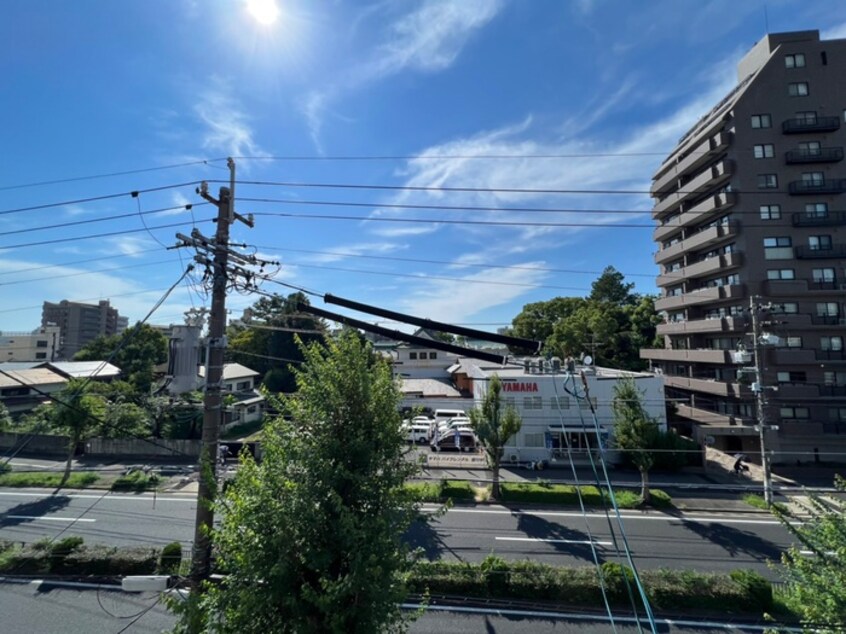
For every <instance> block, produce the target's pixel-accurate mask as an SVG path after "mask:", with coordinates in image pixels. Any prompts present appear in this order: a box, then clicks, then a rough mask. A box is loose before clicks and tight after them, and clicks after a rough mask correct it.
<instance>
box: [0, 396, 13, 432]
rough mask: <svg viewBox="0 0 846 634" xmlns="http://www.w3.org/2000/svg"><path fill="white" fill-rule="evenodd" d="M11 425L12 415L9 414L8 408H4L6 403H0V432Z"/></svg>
mask: <svg viewBox="0 0 846 634" xmlns="http://www.w3.org/2000/svg"><path fill="white" fill-rule="evenodd" d="M11 426H12V416H11V415H10V414H9V410H8V409H6V405H5V404H3V403H0V432H4V431H7V430H8V429H9V427H11Z"/></svg>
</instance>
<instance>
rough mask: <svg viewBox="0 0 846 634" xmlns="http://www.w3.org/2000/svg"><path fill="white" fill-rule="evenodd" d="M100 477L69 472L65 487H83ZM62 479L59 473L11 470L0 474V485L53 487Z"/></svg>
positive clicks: (88, 473) (87, 473)
mask: <svg viewBox="0 0 846 634" xmlns="http://www.w3.org/2000/svg"><path fill="white" fill-rule="evenodd" d="M99 479H100V476H98V475H97V474H96V473H90V472H82V473H71V474H70V477H69V478H68V481H67V482H66V483H65V485H64V486H65V487H66V488H68V489H84V488H86V487H89V486H91V485H92V484H94V483H95V482H97V480H99ZM61 481H62V474H61V473H55V472H54V473H44V472H43V471H39V472H28V471H13V472H11V473H7V474H5V475H0V486H3V487H45V488H55V487H58V486H59V483H60V482H61Z"/></svg>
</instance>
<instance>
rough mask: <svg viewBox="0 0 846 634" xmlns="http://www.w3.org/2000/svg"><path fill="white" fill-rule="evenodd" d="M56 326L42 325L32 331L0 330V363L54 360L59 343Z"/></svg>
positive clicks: (58, 331) (58, 330) (58, 329)
mask: <svg viewBox="0 0 846 634" xmlns="http://www.w3.org/2000/svg"><path fill="white" fill-rule="evenodd" d="M60 332H61V329H60V328H59V327H58V326H43V327H42V328H36V329H35V330H33V331H32V332H0V363H8V362H20V361H54V360H55V359H56V356H57V354H58V351H59V345H60V343H61V340H60V337H59V333H60Z"/></svg>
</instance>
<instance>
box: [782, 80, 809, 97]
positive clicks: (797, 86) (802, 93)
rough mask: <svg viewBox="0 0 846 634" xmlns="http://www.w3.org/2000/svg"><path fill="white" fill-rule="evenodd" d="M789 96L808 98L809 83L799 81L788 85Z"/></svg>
mask: <svg viewBox="0 0 846 634" xmlns="http://www.w3.org/2000/svg"><path fill="white" fill-rule="evenodd" d="M787 94H788V95H790V96H791V97H807V96H808V82H806V81H797V82H793V83H790V84H788V85H787Z"/></svg>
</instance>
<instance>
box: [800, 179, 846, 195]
mask: <svg viewBox="0 0 846 634" xmlns="http://www.w3.org/2000/svg"><path fill="white" fill-rule="evenodd" d="M787 189H788V191H789V192H790V193H791V194H798V195H803V194H841V193H843V192H846V179H844V178H833V179H831V180H822V181H793V182H792V183H790V184H789V185H788V186H787Z"/></svg>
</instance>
